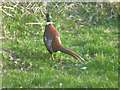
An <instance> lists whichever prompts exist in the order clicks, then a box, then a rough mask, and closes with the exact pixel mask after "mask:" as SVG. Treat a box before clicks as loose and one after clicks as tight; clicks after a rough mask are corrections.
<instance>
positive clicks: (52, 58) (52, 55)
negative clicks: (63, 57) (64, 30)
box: [51, 53, 55, 61]
mask: <svg viewBox="0 0 120 90" xmlns="http://www.w3.org/2000/svg"><path fill="white" fill-rule="evenodd" d="M51 56H52V60H53V61H55V58H54V54H53V53H52V54H51Z"/></svg>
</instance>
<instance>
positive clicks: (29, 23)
mask: <svg viewBox="0 0 120 90" xmlns="http://www.w3.org/2000/svg"><path fill="white" fill-rule="evenodd" d="M26 24H40V25H43V23H26Z"/></svg>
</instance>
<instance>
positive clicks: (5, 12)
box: [1, 9, 14, 18]
mask: <svg viewBox="0 0 120 90" xmlns="http://www.w3.org/2000/svg"><path fill="white" fill-rule="evenodd" d="M1 10H2V11H3V12H4V13H5V14H7V15H8V16H10V17H12V18H14V17H13V16H12V15H11V14H10V13H7V12H6V11H4V10H3V9H1Z"/></svg>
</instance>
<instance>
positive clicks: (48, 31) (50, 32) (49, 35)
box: [44, 13, 85, 62]
mask: <svg viewBox="0 0 120 90" xmlns="http://www.w3.org/2000/svg"><path fill="white" fill-rule="evenodd" d="M46 19H47V23H46V26H45V31H44V43H45V46H46V48H47V50H48V51H49V53H50V54H51V55H52V56H53V53H54V52H57V51H60V52H62V53H66V54H69V55H71V56H73V57H74V58H75V59H77V60H79V61H80V62H81V60H83V61H85V60H84V59H83V58H82V57H81V56H79V55H78V54H76V53H75V52H73V51H71V50H69V49H67V48H65V47H63V46H62V44H61V40H60V36H59V33H58V31H57V30H56V29H55V27H54V25H53V22H51V18H50V15H49V13H47V14H46Z"/></svg>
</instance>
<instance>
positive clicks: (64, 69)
mask: <svg viewBox="0 0 120 90" xmlns="http://www.w3.org/2000/svg"><path fill="white" fill-rule="evenodd" d="M2 4H3V6H4V7H3V10H4V11H5V12H7V13H5V12H4V11H3V14H2V27H1V28H2V37H3V38H2V51H1V54H2V71H3V73H2V87H3V88H118V26H117V24H118V23H117V15H116V11H114V13H115V16H113V17H112V18H110V19H109V17H110V16H111V14H110V13H111V12H109V11H111V10H112V9H111V8H113V10H115V8H114V7H109V8H108V11H107V9H106V5H109V6H110V5H111V6H112V5H116V4H109V3H108V4H106V3H48V4H47V6H46V3H24V2H23V3H20V2H19V3H2ZM101 4H103V7H102V6H101ZM15 5H16V6H15ZM96 5H98V7H97V9H95V8H96ZM6 7H9V8H6ZM10 7H11V8H10ZM46 8H47V9H48V10H49V12H50V13H51V15H52V21H53V24H54V26H55V28H56V29H57V30H58V32H59V34H60V38H61V41H62V45H63V46H64V47H66V48H69V49H70V50H72V51H74V52H76V53H77V54H79V55H80V56H82V57H83V58H84V59H85V60H86V62H83V63H81V62H79V61H78V60H76V59H74V58H73V57H71V56H69V55H67V54H64V53H61V52H57V53H55V61H53V60H52V58H51V56H50V54H49V52H48V51H47V50H46V47H45V45H44V42H43V34H44V29H45V24H46V20H45V16H44V13H45V12H46V11H47V9H46ZM105 10H106V11H105ZM103 12H104V13H103ZM8 13H9V14H11V15H12V16H11V15H9V14H8ZM38 22H40V24H32V23H38ZM84 67H85V68H86V69H82V68H84Z"/></svg>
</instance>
